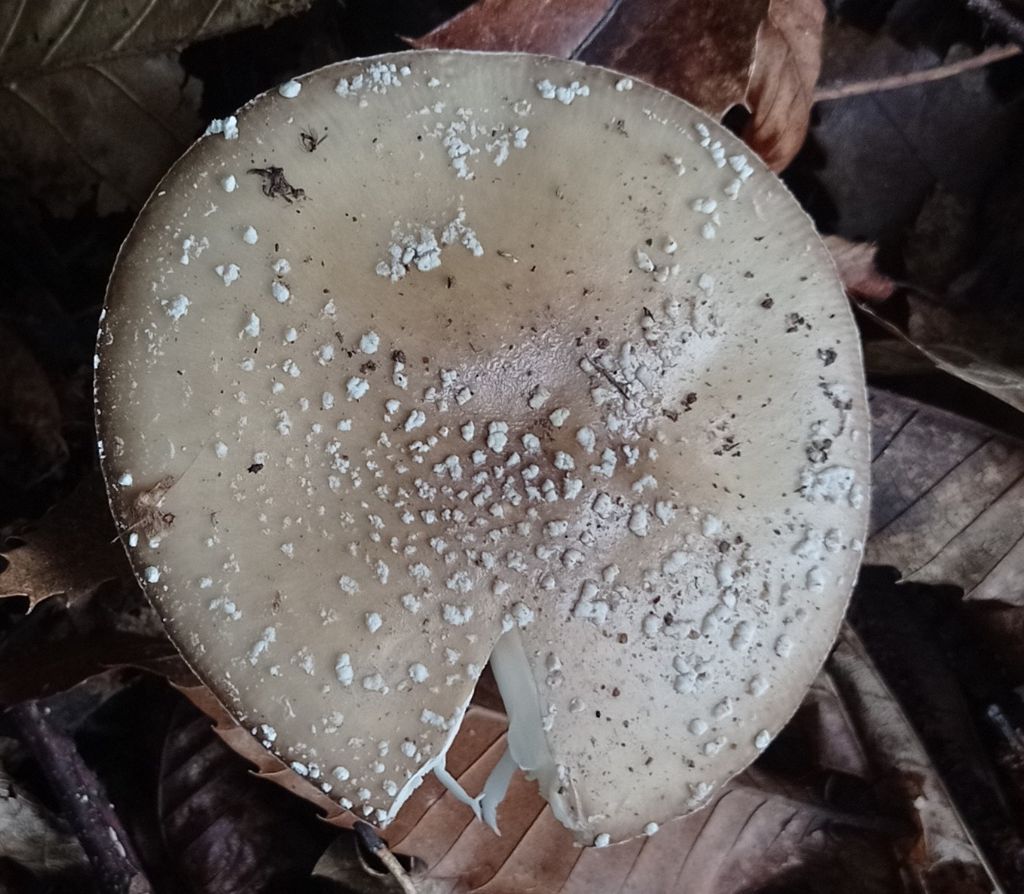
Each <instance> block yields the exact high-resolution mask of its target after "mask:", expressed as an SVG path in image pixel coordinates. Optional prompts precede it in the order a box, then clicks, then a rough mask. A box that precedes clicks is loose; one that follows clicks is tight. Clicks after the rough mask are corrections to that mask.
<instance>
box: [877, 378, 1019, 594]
mask: <svg viewBox="0 0 1024 894" xmlns="http://www.w3.org/2000/svg"><path fill="white" fill-rule="evenodd" d="M871 407H872V421H873V425H874V438H875V449H874V453H875V458H874V462H873V463H872V479H873V493H872V507H871V510H872V512H871V515H872V521H871V536H870V538H869V540H868V544H867V551H866V555H865V559H866V561H867V562H868V563H870V564H874V565H891V566H893V567H894V568H896V569H898V570H899V571H900V572H901V573H902V575H903V578H904V580H912V581H920V582H922V583H934V584H952V585H955V586H960V587H963V589H964V593H965V595H966V597H967V598H968V599H992V600H997V601H1001V602H1009V603H1013V604H1015V605H1024V512H1022V509H1021V506H1022V505H1024V502H1022V498H1024V483H1022V481H1024V447H1021V446H1020V445H1019V444H1017V443H1016V442H1014V441H1012V440H1010V439H1009V438H1005V437H1002V436H1000V435H998V434H996V433H994V432H992V431H990V430H989V429H986V428H985V427H983V426H980V425H977V424H974V423H971V422H968V421H967V420H964V419H961V418H959V417H955V416H952V415H950V414H948V413H943V412H942V411H939V410H934V409H930V408H927V407H924V406H922V405H920V404H917V403H914V402H912V401H909V400H906V399H903V398H899V397H896V396H894V395H889V394H886V393H884V392H878V391H876V392H874V394H873V395H872V400H871Z"/></svg>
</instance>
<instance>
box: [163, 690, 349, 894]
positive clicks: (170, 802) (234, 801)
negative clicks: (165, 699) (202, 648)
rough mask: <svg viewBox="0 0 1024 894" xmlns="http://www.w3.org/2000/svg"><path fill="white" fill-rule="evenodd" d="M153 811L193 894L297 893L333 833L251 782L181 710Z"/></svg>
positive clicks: (293, 803) (297, 805)
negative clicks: (157, 813)
mask: <svg viewBox="0 0 1024 894" xmlns="http://www.w3.org/2000/svg"><path fill="white" fill-rule="evenodd" d="M289 772H290V771H289ZM293 775H294V774H293ZM157 804H158V811H159V815H160V824H161V827H162V830H163V837H164V841H165V843H166V846H167V850H168V852H169V854H170V856H171V857H172V859H173V860H174V862H175V864H176V869H177V871H178V874H179V875H180V877H181V878H182V880H183V881H184V882H185V883H186V884H187V886H188V890H189V891H192V892H195V894H236V892H237V894H242V892H244V894H277V892H280V891H293V890H298V889H299V888H300V887H301V885H302V884H303V882H304V880H305V879H307V878H308V877H309V874H310V872H311V870H312V868H313V865H314V864H315V863H316V860H317V857H318V856H319V855H320V853H321V852H322V851H323V849H324V848H325V847H326V846H327V843H328V842H329V841H330V840H331V838H333V837H334V835H335V834H336V832H335V831H334V830H331V829H330V828H329V827H328V826H325V825H323V824H318V823H316V822H315V820H313V818H312V816H311V814H312V811H311V810H310V809H309V808H308V807H307V806H306V805H304V804H302V802H301V801H298V800H296V799H295V798H291V797H289V796H288V795H286V794H285V793H284V792H281V791H278V790H276V789H275V788H274V787H272V786H268V785H264V784H263V783H262V782H259V781H256V780H254V779H252V778H251V777H250V776H249V775H248V773H247V771H246V769H245V765H244V764H243V763H242V762H241V761H239V760H237V759H236V757H235V755H234V754H232V753H231V751H230V750H229V749H228V748H227V747H225V745H224V744H223V743H221V742H220V741H218V740H217V738H216V737H214V736H213V735H212V733H211V732H210V724H209V720H208V719H207V718H206V717H204V716H203V715H202V714H200V713H198V712H196V711H194V710H192V709H191V708H189V706H187V705H184V704H179V706H178V707H177V708H176V709H175V711H174V713H173V715H172V717H171V723H170V725H169V730H168V734H167V738H166V739H165V741H164V745H163V750H162V753H161V756H160V768H159V783H158V792H157Z"/></svg>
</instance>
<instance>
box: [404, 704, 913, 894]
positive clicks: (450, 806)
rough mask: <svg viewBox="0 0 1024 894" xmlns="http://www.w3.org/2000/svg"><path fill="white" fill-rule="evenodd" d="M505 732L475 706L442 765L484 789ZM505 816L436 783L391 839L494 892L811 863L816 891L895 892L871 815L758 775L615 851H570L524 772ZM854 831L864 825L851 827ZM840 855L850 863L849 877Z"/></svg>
mask: <svg viewBox="0 0 1024 894" xmlns="http://www.w3.org/2000/svg"><path fill="white" fill-rule="evenodd" d="M504 730H505V719H504V716H503V715H501V714H497V713H495V712H492V711H487V710H484V709H480V708H472V709H471V710H470V712H469V713H468V715H467V717H466V720H465V722H464V724H463V728H462V730H461V731H460V733H459V736H458V737H457V738H456V740H455V744H454V746H453V748H452V750H451V751H450V752H449V753H448V761H447V763H448V768H449V770H450V771H451V772H452V774H453V775H454V776H456V777H457V778H458V779H459V780H460V782H461V783H462V784H463V786H464V787H465V788H466V789H467V790H468V791H470V792H474V791H478V790H479V788H480V787H481V785H482V784H483V781H484V779H486V777H487V774H488V773H489V771H490V769H491V767H493V765H494V764H495V763H496V762H497V760H498V759H499V757H500V755H501V753H502V751H503V750H504V746H505V738H504ZM498 820H499V823H500V826H501V832H502V834H501V837H500V838H499V837H496V836H495V835H494V834H493V832H491V831H490V829H488V828H487V827H486V826H485V825H483V824H482V823H479V822H477V821H475V820H474V819H473V817H472V814H471V812H470V811H469V809H468V808H467V807H465V806H464V805H463V804H460V803H458V802H457V801H456V800H455V799H454V798H453V797H452V796H451V795H450V794H448V793H446V792H445V790H444V789H443V788H442V787H441V786H440V784H439V783H437V782H436V780H434V779H429V780H427V781H426V782H425V783H424V784H423V786H421V788H420V789H418V790H417V791H416V792H415V793H414V795H413V796H412V798H411V799H410V801H409V802H408V803H407V804H406V806H405V807H404V808H403V810H402V812H401V813H400V814H399V817H398V819H397V821H396V822H395V824H394V825H393V826H392V827H390V828H389V829H387V830H386V833H385V834H386V837H387V839H388V842H389V844H390V846H391V848H392V849H393V850H395V851H396V852H399V853H403V854H406V855H408V856H415V857H417V858H419V859H420V860H422V861H424V863H425V864H426V867H427V869H426V875H427V877H428V878H430V879H432V880H441V881H444V880H447V881H449V882H451V883H453V884H454V883H455V882H458V883H460V884H462V885H465V886H466V888H468V889H469V890H474V891H476V890H479V891H485V892H490V894H512V892H521V891H527V890H531V891H539V892H550V894H554V892H566V894H568V892H589V891H600V892H602V894H612V892H620V891H622V892H625V891H634V892H644V894H657V892H662V891H664V892H669V891H686V892H688V894H733V892H736V891H741V890H747V889H750V888H752V887H753V886H755V885H756V886H758V887H760V886H763V885H767V884H769V883H771V882H772V881H776V882H782V881H784V880H789V879H791V877H792V876H793V875H794V874H795V873H797V872H798V871H799V870H800V868H801V867H802V866H804V865H809V864H813V865H815V867H816V872H818V873H820V875H821V878H820V880H821V882H822V885H823V886H822V888H821V889H820V890H831V891H834V892H841V891H843V890H847V891H853V890H856V891H858V892H862V894H866V892H870V891H891V890H893V889H892V888H891V887H890V886H889V885H890V884H891V883H892V881H893V879H892V877H891V875H890V874H889V867H888V865H887V864H886V863H885V861H884V860H882V861H880V862H879V860H878V843H879V842H878V839H877V837H876V838H872V837H871V836H872V835H876V834H877V830H878V828H879V824H878V823H877V820H876V818H874V817H864V816H859V815H854V814H849V813H845V812H843V811H840V810H837V809H834V808H832V807H829V806H828V805H826V804H823V803H820V802H818V801H816V800H815V799H812V798H810V797H808V796H807V795H806V793H805V792H802V791H787V790H785V789H784V788H783V787H781V786H778V785H773V780H772V779H771V777H769V776H767V775H765V774H760V775H758V776H757V778H756V779H755V777H754V776H753V775H752V774H744V775H743V776H741V777H739V778H737V779H736V780H734V781H733V782H732V783H731V784H730V785H729V786H728V787H727V788H726V789H725V790H723V791H722V793H720V794H719V795H717V796H716V797H715V798H714V800H713V802H712V803H711V804H710V805H709V807H708V808H707V809H705V810H702V811H701V812H699V813H697V814H695V815H692V816H689V817H685V818H683V819H681V820H677V821H675V822H672V823H669V824H667V825H665V826H664V827H663V828H662V829H661V830H660V831H659V832H658V834H656V835H654V836H653V837H651V838H640V839H637V840H634V841H631V842H627V843H625V844H622V845H617V846H615V847H612V848H608V849H595V848H585V849H581V848H578V847H575V846H574V845H573V840H572V836H571V835H570V834H569V833H568V832H567V831H566V830H565V829H564V828H563V827H562V826H561V825H560V824H559V823H558V822H557V821H556V820H555V819H554V818H553V817H552V815H551V811H550V809H549V808H548V807H547V805H546V804H545V803H544V801H543V800H542V799H541V798H540V796H539V795H538V794H537V789H536V784H535V783H532V782H529V781H527V780H526V779H525V778H524V776H523V775H522V774H521V773H518V774H517V775H516V776H515V777H514V778H513V781H512V784H511V786H510V788H509V792H508V795H507V797H506V800H505V802H504V803H503V804H502V806H501V808H500V809H499V812H498ZM852 829H857V832H856V833H850V834H847V833H848V832H850V830H852ZM826 830H828V835H826V834H825V831H826ZM844 830H846V831H845V832H844ZM837 841H839V842H840V845H839V847H835V844H836V842H837ZM883 850H884V848H883ZM833 859H838V860H839V861H840V864H841V863H842V861H845V860H849V861H851V863H850V865H849V866H847V868H846V872H845V873H844V872H843V871H841V866H840V865H837V864H836V863H834V862H832V860H833ZM854 860H857V861H859V862H858V865H859V870H860V874H859V876H858V878H857V884H856V886H855V887H853V888H851V887H849V882H848V881H847V882H846V883H845V884H844V881H843V879H844V875H845V877H846V878H848V877H849V875H848V872H849V869H850V868H851V866H852V861H854ZM812 890H819V889H818V888H814V889H812Z"/></svg>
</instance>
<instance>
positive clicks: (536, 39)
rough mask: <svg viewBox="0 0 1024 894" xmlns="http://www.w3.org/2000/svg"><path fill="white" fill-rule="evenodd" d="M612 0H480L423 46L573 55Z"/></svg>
mask: <svg viewBox="0 0 1024 894" xmlns="http://www.w3.org/2000/svg"><path fill="white" fill-rule="evenodd" d="M613 5H614V4H613V0H478V2H476V3H474V4H473V5H472V6H470V7H469V8H468V9H466V10H463V11H462V12H460V13H459V14H458V15H457V16H454V17H453V18H451V19H449V20H448V21H447V22H445V23H444V24H443V25H441V26H439V27H438V28H435V29H434V30H433V31H431V32H430V33H429V34H425V35H424V36H423V37H420V38H406V41H407V42H408V43H409V44H410V45H412V46H414V47H418V48H421V49H436V50H459V49H462V50H465V49H474V50H507V51H510V52H517V53H547V54H549V55H552V56H565V57H568V58H571V57H572V56H573V54H574V53H576V51H577V49H578V48H579V47H580V45H581V44H582V43H583V42H584V41H585V40H586V38H587V35H589V34H590V32H591V31H593V29H594V28H595V27H597V26H598V25H599V24H600V22H601V19H602V18H603V17H604V16H605V15H606V14H607V13H608V11H609V10H610V9H611V8H612V6H613Z"/></svg>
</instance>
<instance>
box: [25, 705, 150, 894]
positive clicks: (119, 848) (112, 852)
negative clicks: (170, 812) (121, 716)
mask: <svg viewBox="0 0 1024 894" xmlns="http://www.w3.org/2000/svg"><path fill="white" fill-rule="evenodd" d="M46 712H47V709H46V708H45V707H43V706H42V705H41V703H40V702H38V701H27V702H22V703H21V704H20V705H16V706H15V707H13V708H11V709H10V711H9V712H8V717H10V718H11V720H12V721H13V723H14V725H15V727H16V728H17V731H18V735H19V736H20V738H21V739H22V741H23V742H24V743H25V745H26V746H27V747H28V749H29V751H31V753H32V754H33V755H34V756H35V758H36V761H37V762H38V764H39V768H40V770H41V771H42V773H43V775H44V776H45V777H46V781H47V783H48V784H49V787H50V790H51V791H52V793H53V796H54V798H55V799H56V800H57V803H58V805H59V806H60V810H61V813H62V814H63V815H64V817H65V818H66V819H67V820H68V822H69V823H70V824H71V828H72V829H73V831H74V833H75V835H76V837H77V838H78V840H79V841H80V842H81V844H82V849H83V850H84V851H85V853H86V855H87V856H88V858H89V862H90V863H91V864H92V868H93V872H94V873H95V876H96V885H97V890H99V891H101V892H103V894H129V892H130V894H150V892H151V891H152V887H151V886H150V884H149V881H148V880H147V879H146V877H145V875H144V873H143V872H142V869H141V868H140V866H139V859H138V857H137V856H136V855H135V853H134V851H133V849H132V846H131V842H130V840H129V838H128V835H127V833H126V832H125V829H124V827H123V826H122V825H121V821H120V820H119V819H118V817H117V814H116V813H115V811H114V807H113V805H112V804H111V803H110V801H109V800H108V799H107V797H106V794H105V793H104V791H103V788H102V786H101V784H100V781H99V779H98V778H97V776H96V774H95V773H94V772H93V771H92V770H91V769H90V768H89V767H88V766H87V765H86V763H85V761H84V760H83V759H82V756H81V755H80V754H79V752H78V748H77V747H76V746H75V742H74V740H73V739H72V738H71V736H69V735H68V734H67V733H65V732H63V731H62V730H60V729H58V728H57V727H56V726H55V725H54V724H52V723H51V722H50V721H49V719H47V716H46Z"/></svg>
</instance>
